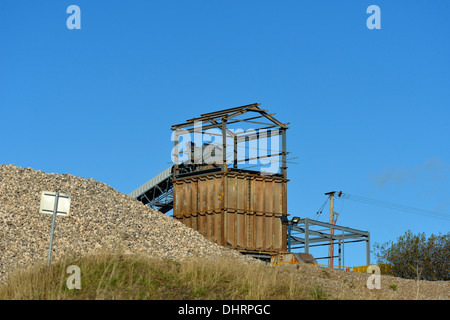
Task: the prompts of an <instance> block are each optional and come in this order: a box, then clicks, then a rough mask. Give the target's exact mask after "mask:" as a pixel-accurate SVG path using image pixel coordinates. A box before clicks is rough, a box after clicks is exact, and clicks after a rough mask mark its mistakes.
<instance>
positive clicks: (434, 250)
mask: <svg viewBox="0 0 450 320" xmlns="http://www.w3.org/2000/svg"><path fill="white" fill-rule="evenodd" d="M374 247H375V254H376V256H377V259H378V263H380V264H389V265H391V266H392V268H390V269H389V270H388V274H390V275H393V276H396V277H401V278H405V279H417V280H450V232H449V233H447V234H445V235H441V234H439V235H434V234H432V235H431V236H430V237H429V238H426V237H425V233H419V234H413V233H412V232H411V231H409V230H408V231H407V232H406V233H405V234H404V235H402V236H400V237H399V238H398V239H397V241H396V242H395V243H394V242H393V241H390V242H387V243H384V244H383V245H380V244H375V246H374Z"/></svg>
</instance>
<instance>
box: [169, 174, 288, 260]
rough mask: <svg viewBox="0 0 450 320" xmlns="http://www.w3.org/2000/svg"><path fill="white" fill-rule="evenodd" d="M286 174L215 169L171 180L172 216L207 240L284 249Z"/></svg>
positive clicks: (246, 247) (237, 246)
mask: <svg viewBox="0 0 450 320" xmlns="http://www.w3.org/2000/svg"><path fill="white" fill-rule="evenodd" d="M286 183H287V182H286V180H285V179H282V178H274V177H265V176H258V175H254V174H246V173H226V174H223V173H217V174H211V175H206V176H202V177H189V178H185V179H180V180H176V181H174V211H173V215H174V218H176V219H177V220H179V221H181V222H183V223H184V224H186V225H187V226H189V227H191V228H193V229H195V230H197V231H198V232H200V233H201V234H202V235H204V236H205V237H206V238H208V239H209V240H211V241H213V242H216V243H218V244H221V245H223V246H226V247H231V248H235V249H240V250H247V251H270V252H274V251H280V250H286V235H285V234H286V226H283V225H282V224H281V219H280V218H279V217H280V216H282V215H286V214H287V212H286V188H285V185H286Z"/></svg>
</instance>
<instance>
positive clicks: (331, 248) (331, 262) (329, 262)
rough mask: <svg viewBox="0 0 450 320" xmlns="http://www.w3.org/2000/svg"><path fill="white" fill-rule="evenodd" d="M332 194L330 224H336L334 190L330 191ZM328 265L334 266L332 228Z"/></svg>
mask: <svg viewBox="0 0 450 320" xmlns="http://www.w3.org/2000/svg"><path fill="white" fill-rule="evenodd" d="M329 196H330V224H331V225H334V192H330V193H329ZM328 256H329V258H328V265H329V266H330V267H333V260H334V259H333V229H332V228H330V246H329V247H328Z"/></svg>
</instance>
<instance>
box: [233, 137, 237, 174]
mask: <svg viewBox="0 0 450 320" xmlns="http://www.w3.org/2000/svg"><path fill="white" fill-rule="evenodd" d="M233 145H234V163H233V168H235V169H237V167H238V166H237V163H238V162H237V161H238V159H237V156H238V150H237V148H238V144H237V136H236V135H235V136H234V137H233Z"/></svg>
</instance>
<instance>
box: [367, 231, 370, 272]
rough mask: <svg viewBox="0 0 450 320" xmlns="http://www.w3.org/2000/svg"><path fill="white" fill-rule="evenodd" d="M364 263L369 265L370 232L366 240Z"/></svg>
mask: <svg viewBox="0 0 450 320" xmlns="http://www.w3.org/2000/svg"><path fill="white" fill-rule="evenodd" d="M366 265H370V233H369V234H368V236H367V240H366Z"/></svg>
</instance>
